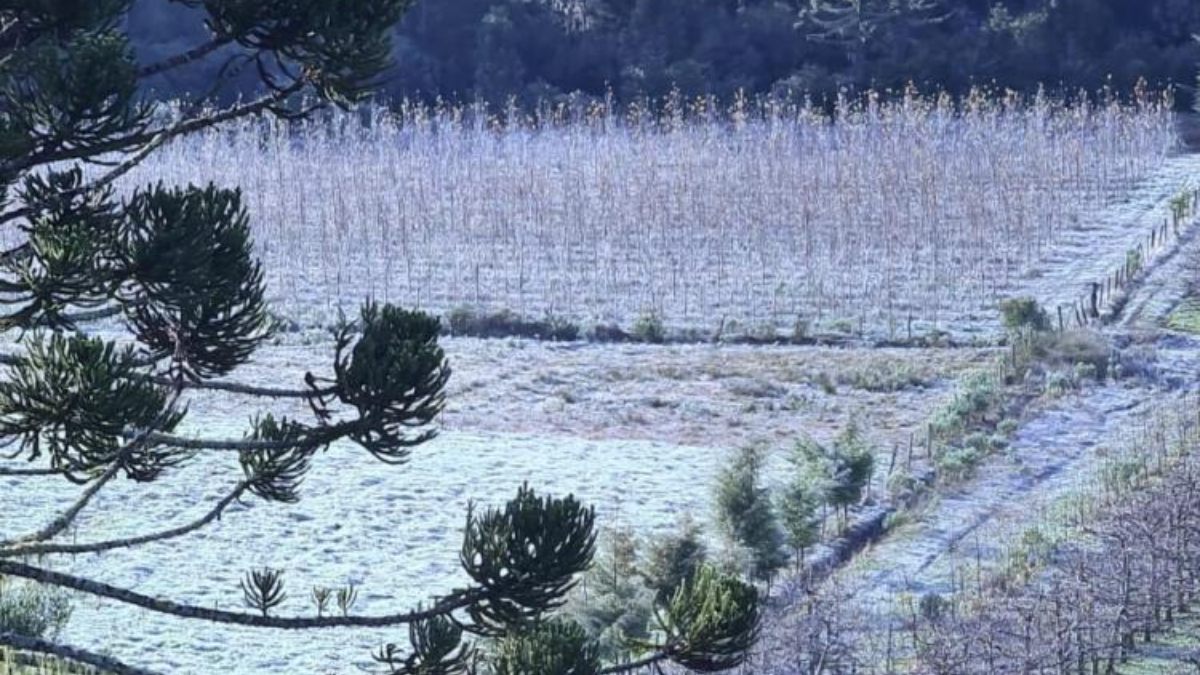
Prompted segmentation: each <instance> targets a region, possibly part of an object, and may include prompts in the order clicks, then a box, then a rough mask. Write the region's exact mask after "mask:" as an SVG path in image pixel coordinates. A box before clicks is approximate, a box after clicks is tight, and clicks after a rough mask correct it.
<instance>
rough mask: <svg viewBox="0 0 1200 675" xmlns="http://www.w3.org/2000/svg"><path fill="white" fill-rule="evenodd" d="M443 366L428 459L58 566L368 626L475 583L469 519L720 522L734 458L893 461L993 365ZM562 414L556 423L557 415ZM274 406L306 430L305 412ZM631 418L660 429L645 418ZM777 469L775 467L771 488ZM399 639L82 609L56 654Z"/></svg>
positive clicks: (113, 502) (330, 481) (7, 504)
mask: <svg viewBox="0 0 1200 675" xmlns="http://www.w3.org/2000/svg"><path fill="white" fill-rule="evenodd" d="M447 349H448V351H449V355H450V358H451V360H452V363H453V364H454V368H455V375H454V376H453V378H452V383H453V384H452V387H451V393H450V398H449V400H450V405H451V407H450V409H449V410H448V412H447V413H446V424H447V426H448V427H450V428H451V429H453V430H452V431H449V432H447V433H445V434H443V435H442V436H441V437H439V438H438V439H436V440H434V441H432V442H430V443H429V444H427V445H425V446H422V447H419V448H417V449H416V451H415V452H414V454H413V457H412V460H411V462H410V463H409V464H408V465H407V466H403V467H390V466H386V465H383V464H380V463H378V462H376V461H375V460H374V459H372V458H371V457H370V456H369V455H367V454H366V453H365V452H364V451H362V450H359V449H357V448H356V447H354V446H343V445H339V446H336V447H334V448H333V449H332V450H331V451H330V452H329V453H327V454H324V455H321V456H319V457H318V459H317V461H316V462H315V467H314V470H313V472H312V473H311V475H310V477H309V479H308V480H307V481H306V483H305V484H304V488H303V499H302V500H301V502H300V503H299V504H296V505H293V506H283V505H271V504H264V503H262V502H260V501H257V500H254V499H250V500H248V504H247V506H245V507H235V508H233V509H231V510H230V511H229V512H228V513H227V514H226V515H225V517H224V518H223V520H221V521H220V522H218V523H216V524H215V525H214V526H212V527H210V528H206V529H204V530H202V531H200V532H198V533H195V534H192V535H190V536H187V537H184V538H182V539H179V540H175V541H170V542H163V543H158V544H153V545H149V546H146V547H141V548H138V549H135V550H132V551H114V552H110V553H106V554H103V555H101V556H94V555H89V556H79V557H75V558H69V559H63V560H57V561H55V563H54V567H55V568H56V569H59V570H62V571H65V572H75V573H79V574H86V575H89V576H94V577H96V578H98V579H100V580H102V581H105V582H109V583H113V584H116V585H119V586H129V587H130V588H132V589H134V590H136V591H138V592H141V593H146V594H149V595H152V596H163V597H171V598H174V599H178V600H180V601H184V602H190V603H195V604H199V605H202V606H206V607H214V606H215V607H221V608H224V609H241V594H240V590H239V589H238V581H239V579H240V578H241V575H242V574H243V573H244V572H245V571H246V570H248V569H250V568H253V567H260V566H264V565H270V566H273V567H278V568H283V569H284V570H286V576H285V584H286V586H287V591H288V593H289V598H288V600H287V602H286V603H285V605H284V606H283V607H281V608H280V609H279V610H278V613H280V614H287V615H297V614H311V613H312V612H313V611H314V610H313V608H312V605H311V603H310V602H309V599H308V594H309V590H310V588H311V587H312V586H314V585H319V586H337V585H342V584H345V583H348V582H354V583H356V584H359V585H360V586H361V599H360V601H359V604H358V606H357V607H356V608H355V611H356V612H358V613H362V614H368V613H371V614H378V613H386V612H392V611H402V610H405V609H409V608H411V607H413V606H415V605H416V604H417V603H418V602H420V601H422V600H428V599H429V597H430V596H432V595H435V594H438V593H443V592H446V591H448V590H450V589H453V588H455V587H456V586H459V585H463V584H464V583H465V582H466V578H465V576H464V575H462V574H460V573H459V572H458V567H457V551H458V546H459V543H460V533H461V529H462V525H463V522H464V518H465V514H466V508H467V504H468V502H469V501H471V500H476V501H477V502H478V503H481V504H488V505H498V504H500V503H502V502H503V501H504V500H506V499H508V498H510V497H511V496H512V495H513V494H514V493H515V492H516V490H517V488H518V487H519V486H520V484H521V483H522V482H523V481H528V482H529V483H530V485H531V486H533V487H534V488H535V489H536V490H538V491H539V492H549V493H554V494H565V493H568V492H570V493H574V494H576V495H577V496H578V497H580V498H581V499H582V500H584V501H585V502H586V503H590V504H593V505H595V506H596V507H597V510H598V515H599V520H600V523H601V525H602V526H604V525H608V526H612V525H622V524H623V525H628V526H630V527H632V528H634V529H635V530H636V531H637V532H639V533H640V534H643V535H646V536H651V537H652V536H654V534H655V533H656V532H662V531H664V530H666V529H668V528H670V527H671V526H672V525H673V524H674V523H675V522H676V521H677V519H678V518H679V517H680V516H682V515H683V514H685V513H687V514H691V515H692V516H693V517H694V518H695V519H696V520H697V521H699V522H700V523H701V524H704V523H706V522H707V521H708V520H709V516H710V514H711V494H712V485H713V482H714V476H715V474H716V472H717V470H718V468H719V467H720V466H721V464H722V463H723V462H724V460H725V458H726V454H727V452H728V449H729V448H733V447H736V446H737V445H739V444H741V443H743V442H748V441H749V440H752V439H766V440H768V441H771V442H773V447H775V448H776V449H777V450H780V451H782V450H785V449H786V448H787V447H789V445H790V440H791V439H794V438H795V435H796V434H797V433H800V431H801V430H808V431H810V432H812V433H814V434H817V435H818V436H821V437H825V436H828V435H831V434H833V433H836V431H837V430H838V429H840V428H841V427H842V426H844V425H845V424H846V423H847V422H848V421H849V419H850V418H851V417H852V416H858V417H859V418H860V419H861V420H864V421H863V425H864V427H865V428H866V429H867V430H868V432H869V433H870V434H871V437H872V438H873V439H874V440H875V441H876V444H877V447H879V448H880V452H881V456H880V462H885V461H886V456H887V454H888V452H889V450H890V447H891V444H892V443H894V442H895V443H899V442H901V441H902V440H903V439H905V438H907V436H908V433H909V432H910V431H911V430H913V429H916V428H919V425H920V423H921V421H922V420H924V419H925V418H926V417H927V416H928V415H929V413H930V411H931V410H932V409H933V408H934V407H936V406H937V405H940V404H941V403H942V402H944V401H945V400H946V398H947V397H948V396H950V395H951V387H949V386H948V385H947V383H946V379H947V378H952V377H953V376H954V375H955V374H956V373H958V372H959V371H961V370H962V369H964V368H968V367H971V366H973V365H976V364H978V363H979V362H980V361H981V360H982V359H986V358H987V357H988V353H987V352H983V351H974V350H928V351H924V352H922V351H917V350H907V351H903V350H895V351H891V350H886V351H880V350H875V351H854V350H840V349H813V348H784V349H765V348H755V347H743V346H734V347H714V346H711V345H697V346H679V347H652V346H644V345H642V346H637V345H627V346H583V345H575V346H563V345H552V344H544V343H522V342H519V341H481V340H458V339H455V340H448V341H447ZM328 354H329V350H328V344H319V345H312V346H304V345H291V346H286V345H285V346H277V347H270V348H265V349H264V350H263V351H262V352H261V353H260V355H259V356H258V358H256V360H255V361H254V362H253V363H251V364H249V365H248V366H247V367H246V368H245V369H244V371H243V372H240V373H239V374H240V375H241V376H242V377H243V378H244V381H251V382H258V383H262V384H268V383H269V384H273V385H279V386H286V385H288V384H289V383H298V382H300V381H301V380H300V377H301V376H302V374H303V372H304V369H305V367H306V366H308V367H313V366H314V363H317V364H319V363H321V362H322V360H323V359H326V358H328ZM914 360H915V361H916V362H917V363H915V365H914V369H913V373H914V374H916V375H919V376H920V377H921V378H925V379H926V385H927V386H917V387H911V388H908V389H905V390H903V391H900V392H894V393H872V392H864V391H861V390H858V389H855V388H854V387H853V386H850V385H841V386H840V387H839V389H838V392H837V393H836V394H828V393H825V392H823V391H822V390H821V389H820V387H818V385H817V384H815V383H814V382H813V381H812V379H813V375H814V372H815V371H816V370H819V369H827V370H829V372H830V373H831V376H833V377H836V376H837V374H838V373H839V372H842V373H852V372H853V371H854V369H855V368H864V367H885V366H895V365H896V364H897V363H898V362H901V361H910V362H911V361H914ZM552 382H554V383H557V384H554V383H552ZM768 385H770V386H768ZM553 387H562V388H566V389H567V390H569V391H571V392H573V393H572V394H571V396H570V397H568V398H570V399H571V400H572V401H573V402H572V403H566V402H565V400H564V399H563V398H562V397H556V396H555V395H554V394H553V392H552V391H549V390H547V388H553ZM556 398H557V400H559V402H560V403H561V404H562V407H559V406H549V407H547V406H545V405H544V404H545V402H546V401H547V400H549V399H556ZM652 401H653V402H652ZM789 401H792V403H789ZM797 401H798V402H799V403H796V402H797ZM256 403H258V402H257V401H255V400H253V399H247V398H244V397H228V396H210V395H207V394H199V395H196V396H194V397H193V398H192V400H191V407H190V409H191V414H190V417H189V422H188V424H187V427H186V428H185V429H183V430H182V431H183V433H185V434H190V433H203V434H204V435H205V436H207V437H213V436H216V437H238V436H240V435H241V433H242V431H243V430H244V421H245V420H246V419H247V418H248V417H249V416H250V413H251V411H252V410H254V409H255V404H256ZM750 406H753V410H751V409H750ZM267 408H268V409H270V410H272V411H273V412H276V413H287V414H290V415H297V414H303V412H304V411H303V407H302V405H300V404H299V403H296V402H292V403H283V404H275V405H269V406H267ZM631 411H635V412H639V414H641V415H645V416H646V417H645V418H642V419H641V420H640V421H638V420H637V419H635V416H633V415H632V414H631ZM735 421H736V422H737V423H734V422H735ZM502 429H522V430H525V431H526V432H528V433H522V434H513V433H501V431H500V430H502ZM656 436H657V438H656ZM705 439H707V442H700V441H704V440H705ZM781 466H782V460H781V457H780V453H777V454H776V457H775V459H774V462H773V464H772V471H773V473H774V475H775V479H778V476H779V475H780V473H779V471H778V469H779V468H780V467H781ZM239 477H240V470H239V468H238V466H237V461H236V458H235V457H234V456H233V455H232V454H222V453H215V452H214V453H208V454H206V455H205V456H204V457H203V458H202V459H200V460H198V461H196V462H195V463H194V464H192V465H190V466H188V467H186V468H184V469H182V470H180V471H178V472H177V473H174V474H172V475H171V476H169V477H166V478H164V479H163V480H162V481H161V482H160V483H155V484H150V485H133V484H129V483H127V482H119V483H117V484H115V485H113V486H110V487H109V488H106V489H105V490H104V491H102V492H101V493H100V495H99V496H98V498H97V500H96V502H95V503H94V504H93V505H92V506H91V507H89V508H88V509H87V510H86V511H85V512H84V515H83V516H82V518H81V520H80V521H79V523H78V527H77V528H76V531H74V532H73V533H72V534H71V535H70V536H71V537H73V538H78V540H79V541H94V540H96V539H102V538H103V539H106V538H109V537H114V536H122V535H128V534H132V533H135V532H144V531H146V530H159V529H164V528H167V527H171V526H173V525H176V524H179V523H183V522H187V521H189V520H191V519H192V518H194V517H197V516H198V515H200V514H202V513H203V512H204V511H205V510H206V508H207V506H206V505H207V504H211V503H212V502H213V501H214V500H216V499H219V498H220V497H221V496H222V495H223V493H224V492H225V491H227V490H228V489H230V487H231V486H232V485H233V484H234V482H235V481H236V480H237V479H238V478H239ZM77 490H78V488H77V487H74V486H71V485H69V484H66V483H65V482H64V481H59V480H52V479H41V480H40V484H39V485H38V486H37V487H36V489H34V490H33V491H32V494H33V495H35V497H34V498H33V499H32V500H31V498H30V495H31V491H30V487H29V485H27V484H25V483H19V482H18V481H17V480H15V479H0V510H3V512H5V513H20V514H21V516H20V517H19V518H6V519H5V520H4V521H3V522H2V523H0V538H3V537H5V535H12V534H16V533H18V532H23V531H26V530H29V529H32V528H34V527H36V526H39V525H40V524H41V523H43V522H44V521H45V520H46V519H47V518H50V517H52V515H53V514H54V513H55V512H56V511H57V510H58V509H61V508H62V507H63V506H65V505H66V504H67V503H69V502H70V501H71V500H72V499H73V497H74V495H76V494H77ZM405 635H406V633H405V630H404V629H403V628H396V629H392V630H360V629H353V630H351V629H339V630H332V631H307V632H291V633H289V632H283V631H278V630H267V629H255V628H241V627H226V626H212V625H209V624H207V623H204V622H199V621H193V620H187V619H176V618H170V617H163V616H160V615H156V614H152V613H150V612H146V611H142V610H138V609H133V608H129V607H126V606H123V605H120V604H119V603H116V602H110V601H98V600H95V599H92V598H86V597H80V598H79V599H78V601H77V605H76V610H75V615H74V617H73V618H72V620H71V622H70V624H69V626H68V628H67V630H66V632H65V633H64V634H63V636H62V638H63V640H64V641H66V642H67V643H69V644H73V645H75V646H78V647H82V648H89V649H97V650H104V651H109V652H111V653H112V655H113V656H116V657H118V658H120V659H124V660H127V661H129V662H131V663H137V664H139V665H144V666H147V667H150V668H156V669H159V670H161V671H164V672H168V673H182V674H184V675H188V674H192V673H197V674H199V673H214V672H220V673H233V674H239V673H246V674H250V673H296V672H304V673H325V672H337V673H346V672H354V669H353V668H352V667H350V666H349V664H353V663H360V664H361V663H364V662H367V661H369V656H370V652H371V651H372V650H373V649H374V648H376V647H378V646H379V645H381V644H383V643H385V642H387V641H393V642H398V643H401V644H403V643H404V642H405V639H406V638H405Z"/></svg>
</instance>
